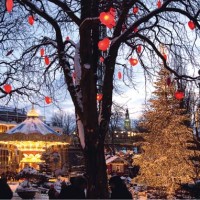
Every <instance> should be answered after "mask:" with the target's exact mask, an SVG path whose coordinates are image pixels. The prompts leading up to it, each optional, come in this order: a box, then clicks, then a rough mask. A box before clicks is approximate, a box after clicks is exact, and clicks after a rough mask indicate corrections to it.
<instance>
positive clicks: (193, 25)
mask: <svg viewBox="0 0 200 200" xmlns="http://www.w3.org/2000/svg"><path fill="white" fill-rule="evenodd" d="M188 26H189V28H190V29H191V30H193V29H195V28H196V25H195V23H194V22H193V21H192V20H190V21H189V22H188Z"/></svg>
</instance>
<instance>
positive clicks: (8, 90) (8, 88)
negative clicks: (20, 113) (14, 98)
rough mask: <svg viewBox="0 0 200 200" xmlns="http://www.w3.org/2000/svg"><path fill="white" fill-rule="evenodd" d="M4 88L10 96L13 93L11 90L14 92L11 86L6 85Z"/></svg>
mask: <svg viewBox="0 0 200 200" xmlns="http://www.w3.org/2000/svg"><path fill="white" fill-rule="evenodd" d="M3 88H4V90H5V92H6V93H7V94H9V93H10V92H11V90H12V87H11V85H10V84H5V85H4V86H3Z"/></svg>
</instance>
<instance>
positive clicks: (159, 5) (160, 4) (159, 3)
mask: <svg viewBox="0 0 200 200" xmlns="http://www.w3.org/2000/svg"><path fill="white" fill-rule="evenodd" d="M161 6H162V3H161V1H160V0H158V1H157V7H158V8H160V7H161Z"/></svg>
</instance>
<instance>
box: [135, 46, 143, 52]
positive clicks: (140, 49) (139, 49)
mask: <svg viewBox="0 0 200 200" xmlns="http://www.w3.org/2000/svg"><path fill="white" fill-rule="evenodd" d="M136 51H137V53H141V51H142V46H141V45H138V46H137V49H136Z"/></svg>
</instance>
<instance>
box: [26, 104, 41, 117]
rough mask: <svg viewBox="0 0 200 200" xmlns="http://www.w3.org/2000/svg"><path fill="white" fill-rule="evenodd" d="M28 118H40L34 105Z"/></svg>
mask: <svg viewBox="0 0 200 200" xmlns="http://www.w3.org/2000/svg"><path fill="white" fill-rule="evenodd" d="M27 117H39V114H38V113H37V112H36V110H35V109H34V104H32V109H31V110H30V111H29V112H28V113H27Z"/></svg>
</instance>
